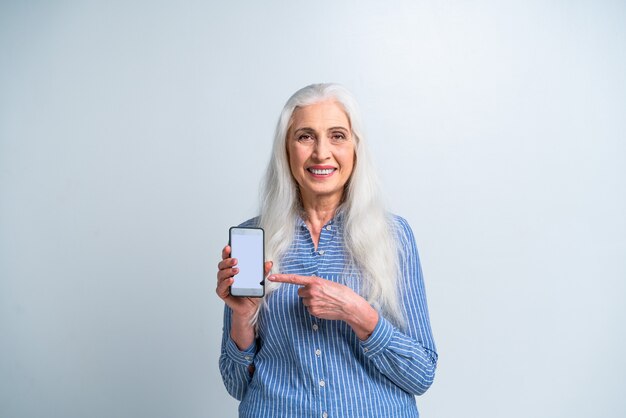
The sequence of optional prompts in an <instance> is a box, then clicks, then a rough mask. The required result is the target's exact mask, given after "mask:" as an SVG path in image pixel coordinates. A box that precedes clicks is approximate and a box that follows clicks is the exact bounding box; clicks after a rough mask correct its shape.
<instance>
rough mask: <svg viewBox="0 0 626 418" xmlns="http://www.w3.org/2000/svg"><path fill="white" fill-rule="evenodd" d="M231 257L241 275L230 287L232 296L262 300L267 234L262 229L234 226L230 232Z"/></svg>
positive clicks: (236, 277) (236, 276)
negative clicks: (234, 260)
mask: <svg viewBox="0 0 626 418" xmlns="http://www.w3.org/2000/svg"><path fill="white" fill-rule="evenodd" d="M228 244H229V245H230V256H231V257H232V258H236V259H237V268H238V269H239V273H237V274H236V275H235V282H234V283H233V285H232V286H231V287H230V294H231V295H232V296H247V297H253V298H260V297H262V296H263V295H264V294H265V269H264V264H265V232H264V231H263V229H262V228H246V227H238V226H233V227H231V228H230V230H229V240H228Z"/></svg>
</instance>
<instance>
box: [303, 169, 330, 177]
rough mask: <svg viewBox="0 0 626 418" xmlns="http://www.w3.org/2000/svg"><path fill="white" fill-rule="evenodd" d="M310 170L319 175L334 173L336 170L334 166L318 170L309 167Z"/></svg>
mask: <svg viewBox="0 0 626 418" xmlns="http://www.w3.org/2000/svg"><path fill="white" fill-rule="evenodd" d="M309 171H310V172H311V173H313V174H316V175H318V176H326V175H328V174H330V173H332V172H333V171H335V169H334V168H325V169H323V170H318V169H315V168H309Z"/></svg>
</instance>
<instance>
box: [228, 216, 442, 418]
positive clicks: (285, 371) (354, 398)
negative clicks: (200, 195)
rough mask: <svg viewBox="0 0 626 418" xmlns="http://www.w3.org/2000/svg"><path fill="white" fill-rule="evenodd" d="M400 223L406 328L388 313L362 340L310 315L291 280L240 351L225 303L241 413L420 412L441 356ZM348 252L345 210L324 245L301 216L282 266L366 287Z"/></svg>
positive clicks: (326, 232)
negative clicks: (418, 398)
mask: <svg viewBox="0 0 626 418" xmlns="http://www.w3.org/2000/svg"><path fill="white" fill-rule="evenodd" d="M393 221H394V222H393V224H394V229H395V232H396V236H397V238H398V240H399V242H400V245H401V247H402V248H403V249H404V256H403V257H401V260H400V263H401V266H400V268H401V269H400V271H401V279H400V280H401V283H402V290H401V292H400V294H401V297H402V303H403V308H404V312H405V315H406V319H407V324H406V327H405V329H404V330H400V329H398V328H397V327H395V326H394V325H393V324H392V323H391V322H390V321H388V320H387V319H386V318H385V317H384V316H383V315H382V314H381V315H379V318H380V319H379V321H378V324H377V325H376V328H375V329H374V332H373V333H372V335H371V336H370V337H369V338H368V339H367V340H365V341H360V340H359V339H358V338H357V336H356V335H355V334H354V332H353V331H352V329H351V328H350V327H349V326H348V325H347V324H346V323H345V322H343V321H335V320H323V319H319V318H316V317H314V316H312V315H311V314H309V313H308V311H307V309H306V307H305V306H304V305H303V304H302V301H301V300H300V298H299V296H298V294H297V290H298V286H294V285H287V284H283V285H282V286H280V287H279V288H278V289H277V290H276V291H274V292H273V293H271V294H270V295H269V296H268V297H267V302H268V306H269V309H267V310H266V309H263V310H262V311H261V314H260V317H259V330H258V337H257V339H256V342H255V343H254V344H252V346H250V347H248V348H247V349H245V350H243V351H241V350H239V349H238V348H237V346H236V345H235V343H234V342H233V341H232V339H231V338H230V328H231V315H232V311H231V310H230V308H228V307H227V306H226V307H225V311H224V329H223V337H222V349H221V356H220V361H219V366H220V372H221V374H222V378H223V381H224V384H225V386H226V389H227V390H228V392H229V393H230V394H231V395H232V396H233V397H235V398H236V399H238V400H240V401H241V403H240V405H239V416H240V417H244V418H247V417H250V418H252V417H254V418H257V417H298V418H301V417H311V418H313V417H315V418H327V417H358V418H364V417H377V418H383V417H384V418H389V417H403V418H404V417H418V416H419V414H418V411H417V407H416V404H415V396H414V395H420V394H422V393H424V392H425V391H426V390H427V389H428V387H429V386H430V385H431V383H432V381H433V378H434V374H435V368H436V364H437V353H436V351H435V344H434V341H433V337H432V332H431V327H430V321H429V317H428V309H427V305H426V294H425V291H424V281H423V278H422V271H421V267H420V263H419V257H418V253H417V248H416V246H415V239H414V237H413V232H412V231H411V228H410V227H409V225H408V223H407V222H406V220H404V219H403V218H401V217H398V216H394V217H393ZM255 222H256V218H255V219H251V220H249V221H247V222H245V223H244V224H243V225H244V226H253V225H254V224H255ZM347 257H348V256H347V253H346V249H345V248H344V245H343V225H342V215H341V214H338V215H337V216H335V218H334V219H332V220H331V221H329V222H328V223H327V224H326V225H325V226H324V227H323V228H322V232H321V235H320V239H319V244H318V248H317V250H316V249H315V246H314V244H313V241H312V239H311V235H310V233H309V231H308V229H307V227H306V224H305V223H304V222H303V221H302V220H299V222H298V225H297V228H296V233H295V237H294V241H293V243H292V245H291V248H290V249H289V250H288V251H287V253H286V254H285V256H284V258H283V260H282V262H281V264H280V265H281V270H282V271H281V273H290V274H299V275H304V276H318V277H321V278H324V279H327V280H332V281H334V282H338V283H341V284H344V285H346V286H349V287H351V288H352V289H354V290H355V291H357V293H358V292H359V291H360V286H359V280H358V277H354V276H352V275H349V274H346V268H345V266H346V261H347ZM250 366H253V368H252V367H250Z"/></svg>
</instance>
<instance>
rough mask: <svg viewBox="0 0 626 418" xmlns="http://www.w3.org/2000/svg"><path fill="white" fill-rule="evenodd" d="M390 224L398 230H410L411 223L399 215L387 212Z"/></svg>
mask: <svg viewBox="0 0 626 418" xmlns="http://www.w3.org/2000/svg"><path fill="white" fill-rule="evenodd" d="M388 216H389V220H390V222H391V226H392V227H393V228H394V229H395V230H396V231H398V232H411V233H412V230H411V225H409V222H408V221H407V220H406V219H405V218H403V217H402V216H400V215H396V214H395V213H391V212H389V214H388Z"/></svg>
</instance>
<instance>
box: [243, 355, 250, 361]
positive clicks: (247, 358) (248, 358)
mask: <svg viewBox="0 0 626 418" xmlns="http://www.w3.org/2000/svg"><path fill="white" fill-rule="evenodd" d="M244 358H245V359H246V360H248V361H250V360H252V357H250V356H245V357H244Z"/></svg>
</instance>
